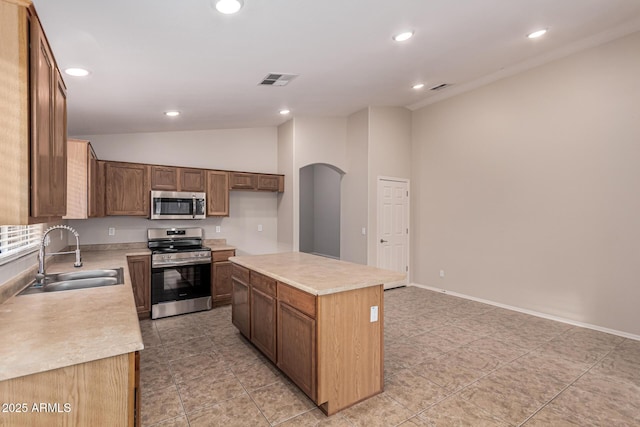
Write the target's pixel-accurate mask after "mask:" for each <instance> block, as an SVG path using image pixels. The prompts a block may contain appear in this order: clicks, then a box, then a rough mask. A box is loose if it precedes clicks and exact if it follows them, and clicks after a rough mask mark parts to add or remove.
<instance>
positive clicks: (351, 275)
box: [230, 252, 404, 415]
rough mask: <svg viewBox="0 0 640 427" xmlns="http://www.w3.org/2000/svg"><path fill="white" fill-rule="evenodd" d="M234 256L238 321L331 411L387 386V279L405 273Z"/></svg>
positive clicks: (290, 257) (283, 257)
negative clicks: (385, 315)
mask: <svg viewBox="0 0 640 427" xmlns="http://www.w3.org/2000/svg"><path fill="white" fill-rule="evenodd" d="M230 261H231V262H232V284H233V289H232V322H233V324H234V325H235V326H236V327H237V328H238V329H239V330H240V332H241V333H242V334H243V335H244V336H245V337H246V338H247V339H248V340H249V341H251V343H252V344H253V345H255V347H256V348H258V349H259V350H260V351H261V352H262V353H263V354H264V355H265V356H266V357H267V358H268V359H269V360H271V361H272V362H273V363H274V364H276V366H277V367H278V368H279V369H280V370H281V371H282V372H283V373H285V374H286V375H287V376H288V377H289V378H290V379H291V381H293V382H294V383H295V384H296V385H297V386H298V387H299V388H300V389H301V390H302V391H303V392H304V393H305V394H306V395H307V396H309V398H311V400H313V401H314V402H315V403H316V405H318V406H319V407H320V409H321V410H322V411H323V412H324V413H325V414H327V415H332V414H335V413H336V412H338V411H341V410H343V409H345V408H348V407H349V406H352V405H354V404H356V403H358V402H360V401H363V400H365V399H368V398H370V397H372V396H375V395H376V394H379V393H381V392H382V391H383V389H384V327H383V324H384V323H383V322H384V309H383V304H384V295H383V293H384V286H383V285H384V283H387V282H391V281H395V280H402V279H403V277H404V276H403V275H401V274H398V273H395V272H389V271H386V270H380V269H377V268H373V267H367V266H363V265H358V264H351V263H348V262H343V261H336V260H332V259H328V258H322V257H318V256H314V255H309V254H301V253H296V252H294V253H286V254H271V255H257V256H244V257H232V258H230ZM376 310H377V317H376V316H375V315H372V311H373V312H375V311H376Z"/></svg>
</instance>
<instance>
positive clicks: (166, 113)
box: [164, 111, 180, 117]
mask: <svg viewBox="0 0 640 427" xmlns="http://www.w3.org/2000/svg"><path fill="white" fill-rule="evenodd" d="M164 115H165V116H168V117H176V116H179V115H180V111H165V112H164Z"/></svg>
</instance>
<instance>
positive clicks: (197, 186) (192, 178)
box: [179, 168, 206, 193]
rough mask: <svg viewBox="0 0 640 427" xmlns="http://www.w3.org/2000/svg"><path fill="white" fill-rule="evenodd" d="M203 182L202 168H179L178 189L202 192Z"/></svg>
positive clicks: (203, 188) (203, 189)
mask: <svg viewBox="0 0 640 427" xmlns="http://www.w3.org/2000/svg"><path fill="white" fill-rule="evenodd" d="M205 184H206V183H205V177H204V170H202V169H185V168H180V185H179V188H180V191H197V192H200V193H204V191H205Z"/></svg>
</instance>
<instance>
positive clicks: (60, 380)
mask: <svg viewBox="0 0 640 427" xmlns="http://www.w3.org/2000/svg"><path fill="white" fill-rule="evenodd" d="M139 384H140V365H139V353H138V352H133V353H127V354H121V355H118V356H112V357H107V358H104V359H99V360H94V361H91V362H86V363H80V364H77V365H72V366H67V367H64V368H59V369H53V370H50V371H45V372H40V373H37V374H32V375H26V376H23V377H18V378H13V379H10V380H5V381H0V402H5V403H6V404H12V403H14V404H15V405H20V408H19V409H18V410H12V411H7V412H6V413H2V414H1V415H0V425H3V426H4V425H6V426H114V427H125V426H139V425H141V422H140V421H141V420H140V415H139V414H140V399H139ZM43 405H44V406H43ZM15 408H16V406H14V407H13V409H15Z"/></svg>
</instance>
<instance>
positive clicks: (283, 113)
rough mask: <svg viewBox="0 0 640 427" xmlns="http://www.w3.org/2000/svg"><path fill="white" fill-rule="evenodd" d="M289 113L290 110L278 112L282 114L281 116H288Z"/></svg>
mask: <svg viewBox="0 0 640 427" xmlns="http://www.w3.org/2000/svg"><path fill="white" fill-rule="evenodd" d="M290 112H291V110H287V109H286V108H285V109H283V110H280V114H282V115H283V116H286V115H287V114H289V113H290Z"/></svg>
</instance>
